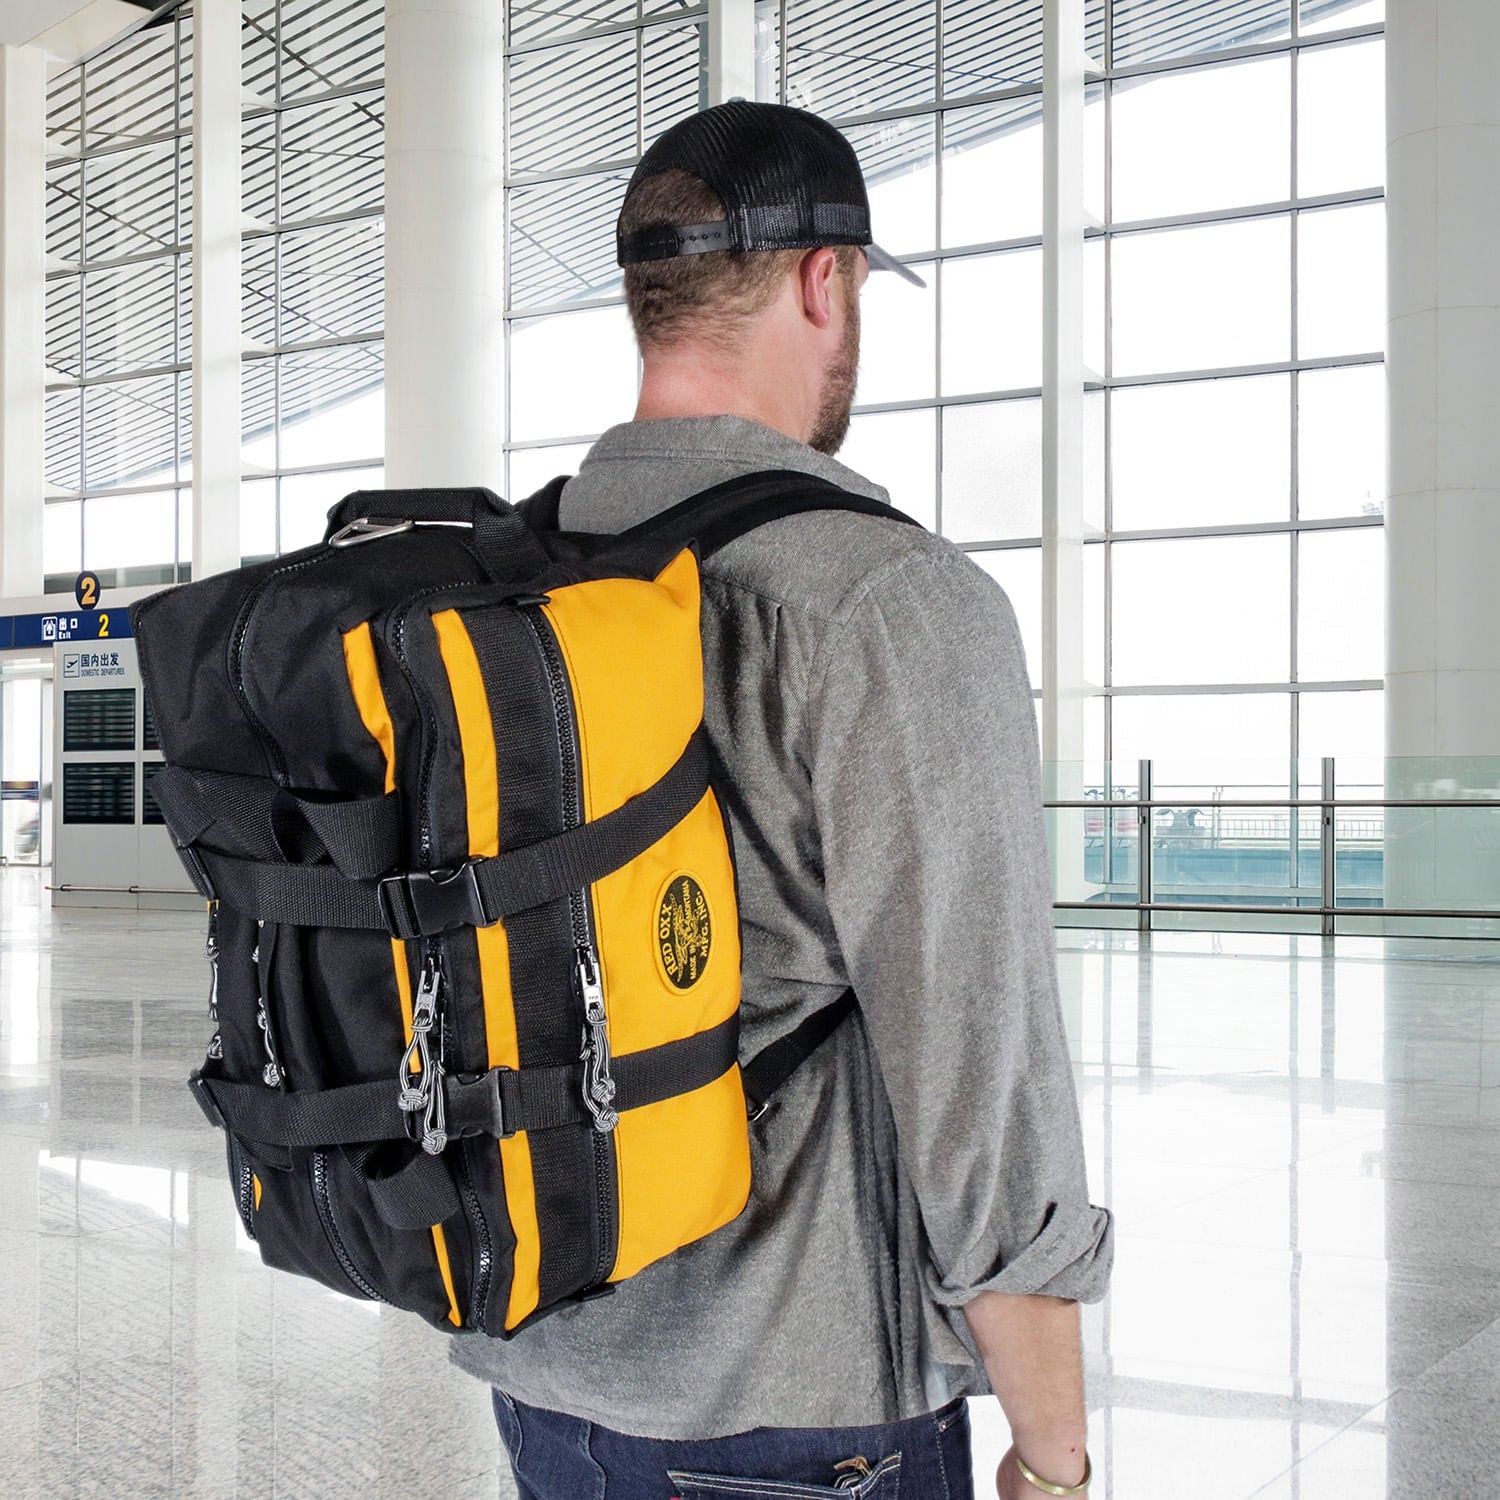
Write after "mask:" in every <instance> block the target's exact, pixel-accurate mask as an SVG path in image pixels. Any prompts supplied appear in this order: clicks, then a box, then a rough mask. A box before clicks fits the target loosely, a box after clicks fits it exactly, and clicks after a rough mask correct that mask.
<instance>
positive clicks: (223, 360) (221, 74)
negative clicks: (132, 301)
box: [192, 5, 241, 578]
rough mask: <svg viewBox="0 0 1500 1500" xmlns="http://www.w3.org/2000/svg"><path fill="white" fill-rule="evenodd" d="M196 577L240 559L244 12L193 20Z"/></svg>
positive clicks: (203, 10)
mask: <svg viewBox="0 0 1500 1500" xmlns="http://www.w3.org/2000/svg"><path fill="white" fill-rule="evenodd" d="M193 74H194V80H193V226H192V235H193V577H194V578H207V577H208V576H209V575H210V574H211V573H224V572H227V571H229V570H230V569H231V568H237V567H239V565H240V345H241V337H240V292H241V275H240V216H241V209H240V14H239V8H238V7H237V6H225V5H200V6H197V7H195V10H194V20H193Z"/></svg>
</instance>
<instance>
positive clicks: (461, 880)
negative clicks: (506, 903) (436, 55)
mask: <svg viewBox="0 0 1500 1500" xmlns="http://www.w3.org/2000/svg"><path fill="white" fill-rule="evenodd" d="M478 865H479V860H478V859H471V860H466V861H465V862H464V863H463V864H461V865H460V866H459V867H458V868H457V869H456V870H411V871H408V872H407V873H406V874H404V875H387V876H386V877H385V879H384V880H382V881H381V882H380V885H379V887H378V889H379V895H380V915H381V916H382V917H383V918H384V919H385V925H386V926H387V927H388V928H389V929H390V930H391V932H392V933H393V934H395V936H396V937H398V938H414V937H425V936H429V935H431V934H432V933H437V932H449V931H451V930H452V929H453V928H455V927H490V926H493V925H494V922H495V920H496V919H495V918H494V917H492V916H490V914H489V913H488V912H487V911H486V910H485V908H484V895H483V892H481V891H480V889H479V875H478V871H477V867H478Z"/></svg>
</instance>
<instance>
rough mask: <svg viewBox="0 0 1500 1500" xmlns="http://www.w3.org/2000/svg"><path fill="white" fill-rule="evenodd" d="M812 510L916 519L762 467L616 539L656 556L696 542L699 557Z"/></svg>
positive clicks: (824, 483) (820, 482) (821, 482)
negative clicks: (779, 521) (737, 538)
mask: <svg viewBox="0 0 1500 1500" xmlns="http://www.w3.org/2000/svg"><path fill="white" fill-rule="evenodd" d="M815 510H847V511H853V512H855V513H856V514H859V515H866V516H881V517H883V518H885V519H886V520H889V521H900V522H903V523H905V524H906V525H909V526H920V524H921V523H920V522H918V521H915V520H913V519H912V517H910V516H908V515H906V514H904V513H903V512H901V511H899V510H897V509H896V507H895V506H893V505H887V504H886V503H885V502H884V501H883V500H874V499H871V498H870V497H869V496H868V495H856V494H854V493H853V492H852V491H850V490H846V489H842V488H840V486H838V485H836V484H833V483H831V482H830V481H828V480H826V479H819V478H818V477H817V476H816V475H814V474H803V473H800V472H798V471H797V470H795V469H765V470H761V471H760V472H758V473H754V474H742V475H740V476H738V477H737V478H734V479H726V480H725V481H724V482H723V483H722V484H716V485H714V486H713V487H712V488H710V489H706V490H701V491H699V493H698V494H696V495H689V496H688V498H687V499H686V500H684V501H682V502H681V503H680V504H678V505H674V506H672V507H671V509H669V510H665V511H663V512H662V513H661V514H660V515H657V516H652V517H651V518H650V520H647V521H643V522H641V524H640V525H638V526H632V527H631V528H630V529H629V530H628V531H622V532H620V533H619V535H618V536H617V537H616V538H615V541H616V542H617V544H618V545H620V546H622V547H633V546H636V545H640V546H643V547H647V548H649V549H650V550H651V551H653V552H657V553H659V554H660V555H670V554H672V553H675V552H678V551H680V550H681V549H682V548H683V547H686V546H689V545H696V547H697V550H698V557H699V559H700V560H702V559H704V558H707V557H710V556H712V555H713V554H714V553H715V552H717V551H718V550H719V549H720V548H721V547H724V546H726V545H728V543H730V542H732V541H734V540H735V538H736V537H741V536H744V535H745V534H746V532H750V531H754V530H756V529H757V528H758V527H761V526H765V525H767V524H769V523H770V522H772V521H778V520H780V519H781V518H782V517H783V516H795V515H801V514H803V513H805V512H807V511H815Z"/></svg>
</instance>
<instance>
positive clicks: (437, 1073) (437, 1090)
mask: <svg viewBox="0 0 1500 1500" xmlns="http://www.w3.org/2000/svg"><path fill="white" fill-rule="evenodd" d="M442 991H443V970H442V962H441V958H440V955H439V951H438V948H437V946H436V945H435V944H434V945H433V946H431V947H429V948H428V950H427V953H426V955H425V956H424V958H423V960H422V977H421V979H420V980H419V981H418V983H417V994H416V998H415V999H414V1000H413V1002H412V1014H411V1041H409V1042H408V1043H407V1044H406V1051H405V1053H404V1054H403V1055H402V1058H401V1066H400V1068H399V1069H398V1070H397V1083H398V1086H399V1089H400V1092H399V1094H398V1097H397V1100H396V1102H397V1104H398V1106H399V1107H400V1108H401V1109H402V1110H404V1111H405V1112H406V1113H407V1114H410V1115H415V1114H416V1113H417V1112H418V1111H421V1112H422V1127H421V1145H422V1149H423V1150H424V1151H425V1152H427V1154H428V1155H429V1156H437V1155H439V1154H440V1153H441V1152H442V1150H443V1148H444V1147H445V1146H446V1145H447V1144H448V1132H447V1129H446V1125H447V1117H446V1100H445V1099H444V1097H443V1087H442V1083H443V1059H442V1049H441V1043H440V1044H439V1049H438V1051H437V1052H436V1053H434V1052H433V1050H432V1043H431V1040H430V1038H431V1035H432V1028H433V1027H434V1026H435V1025H439V1017H438V1006H439V1003H440V1001H441V999H442ZM438 1035H439V1037H440V1038H441V1036H442V1030H441V1027H439V1032H438ZM412 1127H413V1128H414V1127H415V1121H413V1122H412Z"/></svg>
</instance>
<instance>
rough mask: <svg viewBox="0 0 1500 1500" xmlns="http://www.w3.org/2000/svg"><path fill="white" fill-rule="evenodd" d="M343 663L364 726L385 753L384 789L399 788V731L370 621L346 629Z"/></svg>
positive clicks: (389, 790) (390, 790)
mask: <svg viewBox="0 0 1500 1500" xmlns="http://www.w3.org/2000/svg"><path fill="white" fill-rule="evenodd" d="M344 667H345V670H346V671H347V672H348V673H349V686H350V687H351V688H352V689H353V690H354V703H355V706H356V707H357V708H358V709H359V717H360V719H361V720H362V721H363V723H364V726H365V728H366V729H368V730H369V731H370V733H371V735H372V736H374V739H375V743H376V744H377V745H379V746H380V748H381V750H382V751H383V752H384V754H385V789H386V791H388V792H394V791H395V790H396V731H395V729H394V728H393V727H392V725H391V715H390V710H389V709H388V708H387V707H386V702H385V693H384V692H383V691H382V690H381V686H380V672H379V669H378V668H377V667H376V665H375V643H374V642H373V641H372V640H371V639H370V622H369V621H368V620H366V621H365V622H364V623H363V624H362V625H356V626H355V627H354V629H353V630H349V631H345V633H344Z"/></svg>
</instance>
